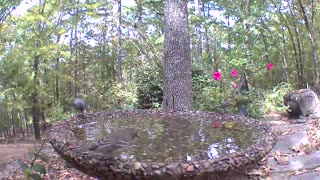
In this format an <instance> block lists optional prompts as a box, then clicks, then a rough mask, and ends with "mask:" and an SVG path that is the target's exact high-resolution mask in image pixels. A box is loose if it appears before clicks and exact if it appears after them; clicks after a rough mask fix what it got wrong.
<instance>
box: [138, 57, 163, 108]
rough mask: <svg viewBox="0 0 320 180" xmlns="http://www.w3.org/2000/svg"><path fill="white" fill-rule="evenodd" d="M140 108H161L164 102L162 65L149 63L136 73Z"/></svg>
mask: <svg viewBox="0 0 320 180" xmlns="http://www.w3.org/2000/svg"><path fill="white" fill-rule="evenodd" d="M135 82H136V84H137V98H138V108H140V109H148V108H160V107H161V104H162V96H163V89H162V82H163V79H162V67H161V66H160V65H159V64H156V63H148V64H147V65H145V67H143V68H141V69H139V70H138V71H137V72H136V74H135Z"/></svg>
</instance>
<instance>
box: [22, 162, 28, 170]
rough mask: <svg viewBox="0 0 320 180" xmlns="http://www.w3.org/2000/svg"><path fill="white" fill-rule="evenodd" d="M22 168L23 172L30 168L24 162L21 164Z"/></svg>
mask: <svg viewBox="0 0 320 180" xmlns="http://www.w3.org/2000/svg"><path fill="white" fill-rule="evenodd" d="M20 168H21V169H22V170H26V169H28V168H29V166H28V165H27V164H26V163H24V162H22V163H20Z"/></svg>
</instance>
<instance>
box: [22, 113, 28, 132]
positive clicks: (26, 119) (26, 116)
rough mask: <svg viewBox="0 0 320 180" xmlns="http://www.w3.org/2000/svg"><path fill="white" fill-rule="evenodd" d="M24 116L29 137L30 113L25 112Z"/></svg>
mask: <svg viewBox="0 0 320 180" xmlns="http://www.w3.org/2000/svg"><path fill="white" fill-rule="evenodd" d="M23 114H24V121H25V123H26V131H27V135H29V125H28V113H27V112H26V110H24V111H23Z"/></svg>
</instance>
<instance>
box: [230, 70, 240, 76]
mask: <svg viewBox="0 0 320 180" xmlns="http://www.w3.org/2000/svg"><path fill="white" fill-rule="evenodd" d="M230 74H231V76H233V77H234V76H237V75H238V72H237V70H234V69H233V70H232V71H231V73H230Z"/></svg>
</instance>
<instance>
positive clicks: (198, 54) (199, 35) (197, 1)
mask: <svg viewBox="0 0 320 180" xmlns="http://www.w3.org/2000/svg"><path fill="white" fill-rule="evenodd" d="M200 2H201V0H195V1H194V7H195V15H196V16H197V17H199V19H200V17H201V14H200V7H199V6H200ZM195 33H196V36H197V37H196V39H197V41H198V43H197V44H196V45H195V46H196V51H197V52H196V53H195V54H196V58H197V59H198V63H199V65H200V66H202V65H203V63H202V40H201V39H202V33H201V22H200V21H199V20H197V22H196V24H195Z"/></svg>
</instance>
